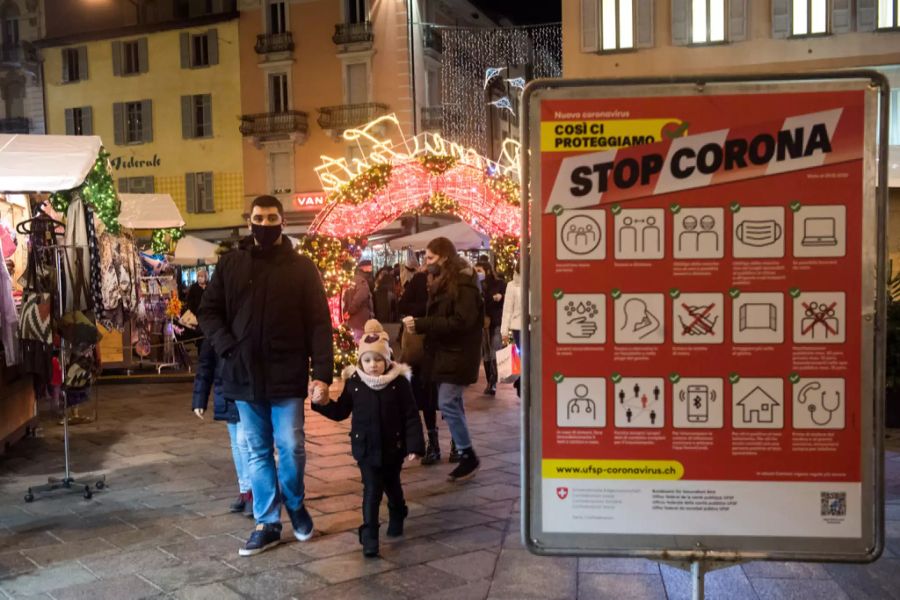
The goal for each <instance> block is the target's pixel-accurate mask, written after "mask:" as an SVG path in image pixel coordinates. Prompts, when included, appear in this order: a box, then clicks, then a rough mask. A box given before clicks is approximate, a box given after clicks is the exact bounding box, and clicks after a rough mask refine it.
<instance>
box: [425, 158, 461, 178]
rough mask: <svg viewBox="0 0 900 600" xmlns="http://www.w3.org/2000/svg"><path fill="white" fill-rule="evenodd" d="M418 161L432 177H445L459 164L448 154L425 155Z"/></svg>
mask: <svg viewBox="0 0 900 600" xmlns="http://www.w3.org/2000/svg"><path fill="white" fill-rule="evenodd" d="M418 160H419V162H420V163H421V164H422V166H423V167H425V170H426V171H428V172H429V173H431V174H432V175H443V174H444V173H446V172H447V171H449V170H450V169H452V168H453V167H455V166H456V163H458V162H459V160H458V159H457V158H456V157H455V156H448V155H446V154H423V155H421V156H419V157H418Z"/></svg>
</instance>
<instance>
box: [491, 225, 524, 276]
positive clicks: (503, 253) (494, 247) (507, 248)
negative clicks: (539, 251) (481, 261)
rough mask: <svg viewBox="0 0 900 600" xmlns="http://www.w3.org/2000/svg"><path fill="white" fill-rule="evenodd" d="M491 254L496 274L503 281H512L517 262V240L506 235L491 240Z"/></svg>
mask: <svg viewBox="0 0 900 600" xmlns="http://www.w3.org/2000/svg"><path fill="white" fill-rule="evenodd" d="M491 252H493V253H494V265H495V268H496V269H497V273H498V274H499V275H500V276H501V277H503V278H504V279H507V280H509V279H512V277H513V275H514V274H515V272H516V264H517V263H518V262H519V238H518V237H513V236H507V235H505V236H501V237H496V238H492V239H491Z"/></svg>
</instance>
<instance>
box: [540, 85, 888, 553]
mask: <svg viewBox="0 0 900 600" xmlns="http://www.w3.org/2000/svg"><path fill="white" fill-rule="evenodd" d="M866 110H867V97H866V93H865V91H864V90H862V89H859V90H852V89H850V90H848V89H843V90H839V91H835V90H830V91H828V92H820V91H812V89H811V91H804V92H801V91H790V92H787V91H785V92H778V93H764V92H761V91H759V90H756V91H754V92H753V93H730V94H729V93H722V94H703V95H699V94H684V95H671V96H659V95H656V96H647V97H641V96H636V97H617V98H603V97H598V98H577V99H576V98H572V99H567V98H548V99H542V100H541V101H540V103H539V108H537V107H535V108H533V109H532V112H531V114H532V115H539V122H537V121H536V120H535V119H532V120H531V121H530V127H531V128H533V129H534V132H533V134H532V136H533V137H532V138H531V142H532V144H531V147H532V152H533V153H535V152H537V156H536V157H535V158H534V159H533V161H532V165H533V166H534V167H535V168H537V169H538V170H539V178H538V179H532V182H533V189H532V193H533V194H534V197H533V202H534V203H535V204H536V205H537V206H536V208H535V209H533V212H532V214H533V219H537V220H539V224H538V226H539V228H540V232H541V233H540V236H539V239H540V240H541V243H540V244H539V246H537V247H535V251H534V254H533V256H534V257H535V259H537V260H539V267H538V266H533V267H532V270H531V272H532V274H533V277H534V278H535V279H536V280H538V281H539V285H538V286H535V285H533V286H532V293H533V294H539V299H540V307H541V310H540V327H539V328H538V329H537V330H533V331H532V333H531V336H532V345H539V347H540V352H539V353H538V356H539V359H537V360H539V363H537V364H535V363H532V365H533V368H534V371H535V375H534V376H533V379H532V381H534V378H539V388H540V390H541V395H540V409H539V419H540V427H539V432H540V434H539V435H540V439H534V440H532V443H533V444H539V445H540V453H539V456H540V464H539V466H537V467H536V468H539V472H540V478H539V480H540V485H539V494H540V502H539V506H540V523H541V528H542V531H543V532H544V533H547V534H592V533H593V534H609V535H615V534H625V535H641V534H646V535H657V536H660V535H661V536H723V535H725V536H755V537H772V538H779V537H802V538H823V539H824V538H829V539H842V538H845V539H853V540H858V539H859V538H861V537H862V536H863V532H864V529H865V524H864V515H863V511H862V510H861V506H862V504H863V503H864V502H867V493H866V492H864V489H863V488H864V485H863V484H864V483H866V481H867V479H866V477H864V473H863V470H864V460H863V454H862V449H863V448H864V446H865V444H866V443H868V442H867V439H866V433H867V432H866V426H867V424H868V427H871V420H869V421H868V422H867V421H866V415H867V414H871V413H872V398H870V397H863V391H864V389H866V387H865V384H866V382H867V378H870V377H871V365H863V364H862V361H861V357H863V356H864V355H865V354H866V351H867V350H868V349H867V348H864V343H865V342H864V340H865V335H864V331H863V329H864V320H863V314H864V313H865V309H866V307H865V306H864V291H865V289H866V288H865V282H866V280H867V278H868V279H869V280H871V278H872V276H873V274H872V271H871V270H869V271H868V272H865V271H864V264H865V261H864V259H865V256H864V250H865V249H866V248H867V247H870V246H871V247H872V248H874V244H875V240H874V239H865V236H864V227H865V222H866V220H865V218H866V217H865V214H866V210H869V211H870V213H873V210H872V208H873V206H874V194H872V195H871V196H870V197H869V198H866V196H865V190H866V189H867V186H866V182H865V181H864V173H865V172H866V171H865V165H866V163H865V157H866V151H867V149H866V145H865V144H866V142H865V139H866V114H867V113H866ZM537 140H539V143H538V144H536V143H535V142H536V141H537ZM869 143H870V144H871V140H870V141H869ZM537 145H539V151H538V149H537V148H536V147H535V146H537ZM873 154H874V153H873V152H871V151H870V153H869V156H871V155H873ZM534 181H539V186H537V189H534ZM870 183H871V182H870ZM869 189H871V188H869ZM867 207H868V208H867ZM870 216H871V214H870ZM533 226H534V225H533ZM868 343H869V344H871V339H869V342H868ZM868 381H869V384H871V381H870V379H869V380H868ZM534 414H535V415H537V414H538V413H534ZM869 483H871V482H870V481H869Z"/></svg>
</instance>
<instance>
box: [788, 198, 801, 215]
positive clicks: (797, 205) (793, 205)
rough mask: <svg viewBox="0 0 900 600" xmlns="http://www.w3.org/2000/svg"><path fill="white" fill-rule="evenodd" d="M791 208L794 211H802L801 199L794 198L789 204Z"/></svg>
mask: <svg viewBox="0 0 900 600" xmlns="http://www.w3.org/2000/svg"><path fill="white" fill-rule="evenodd" d="M788 206H789V207H790V209H791V210H792V211H794V212H800V209H801V208H803V205H802V204H800V201H799V200H794V201H793V202H791V203H790V204H789V205H788Z"/></svg>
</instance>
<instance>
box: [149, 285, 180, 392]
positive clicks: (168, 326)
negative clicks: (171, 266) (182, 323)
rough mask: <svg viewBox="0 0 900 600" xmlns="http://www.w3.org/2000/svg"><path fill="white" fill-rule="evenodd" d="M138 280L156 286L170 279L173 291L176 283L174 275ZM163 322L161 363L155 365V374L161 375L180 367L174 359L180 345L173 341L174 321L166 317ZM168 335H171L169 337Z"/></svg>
mask: <svg viewBox="0 0 900 600" xmlns="http://www.w3.org/2000/svg"><path fill="white" fill-rule="evenodd" d="M140 279H141V281H151V280H155V281H157V284H159V280H160V279H171V280H172V285H173V289H175V286H176V285H177V281H176V279H175V276H174V275H142V276H141V278H140ZM160 287H161V286H160ZM160 295H162V294H160ZM164 322H165V324H164V325H163V329H162V338H163V344H162V348H163V358H162V362H159V363H156V373H157V374H162V370H163V369H176V368H178V367H180V366H181V365H180V364H179V363H178V361H177V360H176V359H175V344H180V343H181V342H179V341H178V340H176V339H175V332H174V330H173V329H172V328H173V327H174V320H173V319H172V317H168V318H166V319H165V321H164ZM170 333H171V335H169V334H170ZM188 372H190V369H188Z"/></svg>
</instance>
